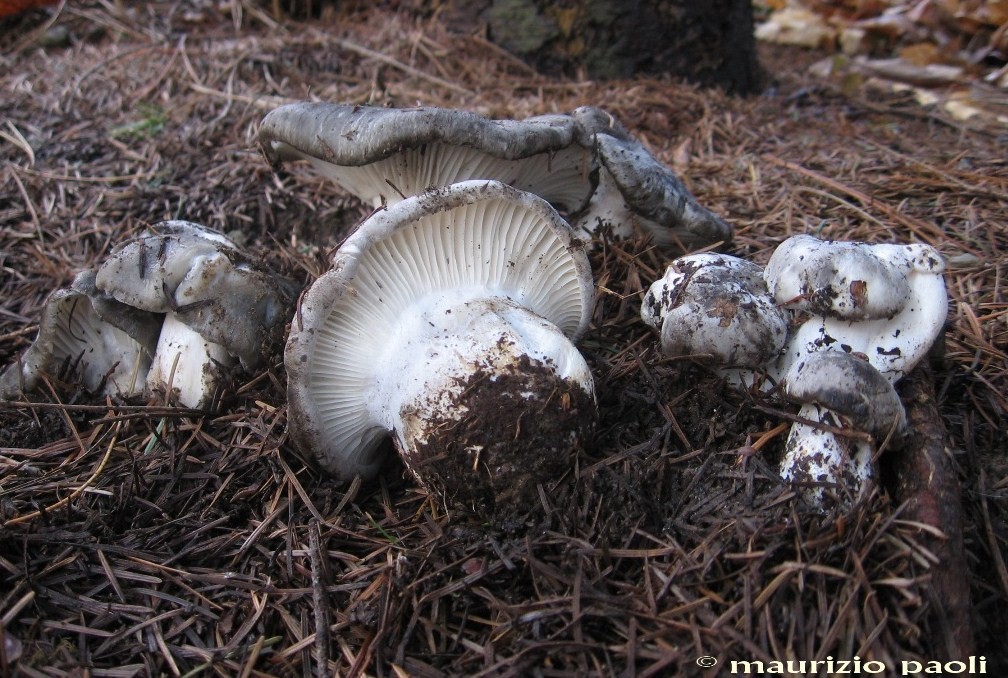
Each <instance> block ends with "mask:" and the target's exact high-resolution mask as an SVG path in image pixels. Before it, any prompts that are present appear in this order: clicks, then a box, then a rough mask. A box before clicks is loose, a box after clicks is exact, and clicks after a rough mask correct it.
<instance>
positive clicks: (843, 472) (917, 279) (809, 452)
mask: <svg viewBox="0 0 1008 678" xmlns="http://www.w3.org/2000/svg"><path fill="white" fill-rule="evenodd" d="M943 270H944V265H943V263H942V260H941V257H940V256H939V254H938V252H937V251H936V250H935V249H934V248H932V247H930V246H928V245H923V244H912V245H895V244H868V243H863V242H838V241H824V240H819V239H818V238H814V237H812V236H807V235H798V236H794V237H792V238H789V239H788V240H786V241H784V242H783V243H781V244H780V245H779V246H778V247H777V248H776V249H775V250H774V253H773V255H772V256H771V257H770V261H769V262H768V263H767V267H766V270H765V278H766V281H767V284H768V287H769V288H770V290H771V292H772V293H773V294H774V296H775V298H776V300H777V302H778V303H779V304H781V305H782V306H784V307H787V308H789V309H791V310H792V312H793V313H794V314H795V319H796V322H800V323H801V324H800V325H799V326H798V327H797V328H796V329H795V330H794V331H793V332H792V335H791V337H790V338H789V339H788V343H787V346H786V347H785V349H784V351H783V353H782V355H781V357H780V358H779V359H778V360H777V361H776V362H775V363H774V364H772V365H770V366H768V372H770V374H771V375H772V376H774V377H775V378H777V379H782V380H783V381H784V382H785V384H786V392H787V394H788V396H789V397H790V398H792V399H794V400H797V401H799V402H802V403H803V404H802V409H801V411H800V412H799V416H800V417H802V418H804V419H806V420H811V421H812V422H820V423H825V424H827V425H829V426H832V427H834V428H840V429H847V430H853V431H864V432H868V433H870V434H871V435H872V436H873V439H874V440H875V441H879V440H883V439H885V438H886V437H887V436H888V435H889V434H890V433H897V434H898V433H900V432H901V431H902V428H903V426H904V425H905V416H906V415H905V412H904V410H903V406H902V404H901V403H900V401H899V397H898V396H897V394H896V392H895V390H894V389H893V384H895V383H896V382H897V381H898V380H899V379H900V378H901V377H902V376H903V375H904V374H906V373H907V372H909V371H910V370H912V369H913V368H914V366H915V365H916V364H917V363H918V362H919V361H920V360H921V358H923V357H924V355H925V354H926V353H927V351H928V350H929V349H930V348H931V346H932V344H933V343H934V342H935V340H936V339H937V338H938V336H939V334H940V333H941V330H942V327H943V326H944V323H945V318H946V315H947V310H948V300H947V296H946V292H945V282H944V280H943V278H942V271H943ZM874 450H875V446H874V445H873V444H872V443H871V442H867V441H856V442H855V441H854V440H853V439H851V438H846V439H842V438H841V437H839V436H837V435H835V434H834V433H832V432H830V431H829V430H827V429H824V428H822V427H819V428H817V427H815V426H809V425H806V424H801V423H799V424H796V425H795V426H794V427H792V431H791V434H790V435H789V436H788V442H787V448H786V452H785V456H784V459H783V460H782V462H781V473H782V475H783V476H784V477H785V478H789V479H793V480H796V481H802V482H808V481H811V482H814V483H816V484H817V486H814V487H810V488H807V490H806V492H805V494H806V496H807V497H808V498H809V499H810V500H811V501H812V502H813V503H815V504H817V505H823V504H824V492H823V485H825V484H837V485H843V486H845V487H847V488H849V490H850V495H851V496H854V497H857V496H858V495H859V494H860V492H861V491H862V489H863V488H864V486H865V485H866V483H867V481H868V480H869V479H870V478H871V475H872V466H871V463H870V462H871V457H872V455H873V454H874Z"/></svg>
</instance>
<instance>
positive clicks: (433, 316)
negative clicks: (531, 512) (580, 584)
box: [371, 291, 595, 508]
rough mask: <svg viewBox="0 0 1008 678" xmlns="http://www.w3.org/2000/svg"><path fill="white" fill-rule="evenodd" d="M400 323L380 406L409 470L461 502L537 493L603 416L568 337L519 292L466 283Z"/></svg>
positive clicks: (379, 415)
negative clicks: (512, 295) (484, 293)
mask: <svg viewBox="0 0 1008 678" xmlns="http://www.w3.org/2000/svg"><path fill="white" fill-rule="evenodd" d="M398 329H399V331H398V332H397V335H398V336H397V339H396V340H393V341H392V342H390V346H389V348H388V349H387V350H386V353H387V354H388V356H387V358H383V359H381V360H382V364H384V365H386V367H385V369H383V370H382V372H383V374H382V375H381V376H380V377H379V378H378V379H377V380H376V383H375V387H374V388H375V397H374V398H372V399H371V402H373V403H375V404H376V405H375V407H376V409H377V411H376V412H374V416H375V418H376V419H377V420H378V421H382V422H383V423H384V424H385V425H386V426H387V428H388V429H389V430H390V431H392V432H393V436H394V441H395V444H396V447H397V448H398V451H399V453H400V456H401V458H402V459H403V461H404V463H405V464H406V467H407V468H408V469H409V470H410V472H411V473H413V474H414V475H415V476H416V477H417V479H418V480H420V482H422V483H424V484H426V485H427V486H428V488H429V489H430V490H431V491H433V492H435V493H437V494H439V495H441V496H444V497H446V498H448V499H451V500H453V501H456V502H459V503H463V504H469V505H473V506H480V507H482V508H489V507H495V508H506V507H511V508H517V507H519V506H521V505H527V504H528V503H529V502H531V501H536V497H537V494H536V493H537V488H538V485H539V484H540V483H543V482H545V481H546V480H548V479H551V478H557V477H559V476H560V475H562V473H563V471H564V469H566V468H567V467H568V461H569V459H568V457H569V454H570V452H571V451H572V450H573V449H575V447H576V445H577V442H578V440H579V439H583V438H584V437H585V436H586V434H587V432H588V429H589V427H590V426H591V423H592V421H593V419H594V409H595V408H594V395H593V385H592V377H591V373H590V371H589V368H588V365H587V363H586V362H585V360H584V358H583V357H582V356H581V354H580V353H579V352H578V350H577V349H576V348H575V347H574V345H573V344H572V343H571V341H570V340H569V339H568V338H567V337H566V335H564V333H563V332H562V331H560V329H559V328H557V327H556V325H554V324H553V323H551V322H549V321H547V320H546V319H544V318H543V317H542V316H540V315H538V314H536V313H534V312H532V311H530V310H528V309H526V308H523V307H521V306H520V305H518V304H517V303H516V302H514V301H512V300H511V299H508V298H504V297H491V298H472V297H471V295H470V297H469V298H466V296H464V293H461V292H459V291H448V292H446V293H440V294H436V295H432V296H431V297H428V298H426V299H423V300H420V301H419V302H418V303H417V304H415V305H414V306H413V307H412V308H410V309H409V310H408V311H407V312H406V313H405V314H404V317H403V319H402V322H401V323H400V327H399V328H398ZM434 469H436V472H435V471H434Z"/></svg>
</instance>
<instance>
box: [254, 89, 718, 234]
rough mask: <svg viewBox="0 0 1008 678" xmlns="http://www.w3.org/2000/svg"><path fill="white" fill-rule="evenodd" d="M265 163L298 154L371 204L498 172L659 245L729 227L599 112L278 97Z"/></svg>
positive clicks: (588, 217) (583, 216)
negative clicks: (474, 109)
mask: <svg viewBox="0 0 1008 678" xmlns="http://www.w3.org/2000/svg"><path fill="white" fill-rule="evenodd" d="M258 138H259V145H260V147H261V148H262V150H263V153H264V155H265V156H266V159H267V160H268V161H269V162H270V164H272V165H274V166H275V165H278V164H280V163H281V162H283V161H285V160H291V159H300V160H307V161H308V162H309V163H311V164H312V165H313V166H314V167H315V168H316V169H317V170H318V171H319V172H321V173H322V174H324V175H326V176H328V177H330V178H331V179H333V180H334V181H335V182H336V183H337V184H339V185H340V186H342V187H343V188H344V189H345V190H347V191H349V192H350V193H353V194H354V195H356V196H357V197H359V198H361V199H362V200H364V201H365V202H368V203H370V204H372V205H374V206H375V207H378V206H380V205H391V204H394V203H396V202H398V201H399V200H402V199H404V198H406V197H408V196H411V195H416V194H418V193H420V192H422V191H423V190H426V189H429V188H434V187H439V186H447V185H449V184H451V183H454V182H458V181H463V180H468V179H495V180H498V181H502V182H504V183H507V184H509V185H511V186H514V187H515V188H518V189H519V190H523V191H528V192H531V193H534V194H535V195H538V196H540V197H542V198H544V199H546V200H547V201H548V202H550V203H551V204H552V205H553V206H554V207H556V208H557V209H559V210H561V211H563V212H564V213H565V214H567V215H569V216H571V218H572V220H573V223H574V224H575V227H576V228H577V229H580V230H582V231H584V232H585V233H586V234H587V235H589V236H590V235H591V234H593V233H595V232H597V230H598V229H599V228H600V227H603V226H605V227H608V228H610V229H611V231H612V232H613V234H615V235H617V236H628V235H632V234H633V233H634V231H635V228H643V229H647V230H648V231H650V232H652V233H653V234H654V237H655V240H656V242H658V243H659V244H660V245H669V244H673V243H677V244H681V245H683V246H685V247H691V246H698V245H708V244H712V243H715V242H718V241H726V240H728V239H730V237H731V229H730V227H729V226H728V225H727V224H726V223H725V222H724V221H722V220H721V219H720V218H719V217H718V216H717V215H715V214H714V213H713V212H711V211H710V210H708V209H706V208H704V207H702V206H701V205H700V204H699V203H698V202H697V201H696V199H695V198H694V197H693V195H692V194H691V193H690V192H689V191H688V190H687V189H686V187H685V186H684V185H683V183H682V182H681V181H680V180H679V178H678V177H676V176H675V174H673V173H672V171H671V170H669V169H668V168H667V167H665V166H664V165H662V164H661V163H660V162H658V160H657V159H656V158H655V157H654V156H653V155H651V153H649V152H648V151H647V149H645V148H644V146H643V145H642V144H641V143H640V142H639V141H637V140H636V139H634V138H633V137H631V136H630V134H629V133H628V132H627V130H626V129H625V128H624V127H623V126H622V125H620V124H619V123H618V122H616V121H615V119H614V118H613V117H612V116H611V115H609V114H608V113H606V112H605V111H603V110H601V109H599V108H595V107H591V106H586V107H582V108H578V109H576V110H575V111H574V112H573V113H572V114H571V115H542V116H536V117H531V118H527V119H525V120H493V119H490V118H486V117H483V116H481V115H478V114H475V113H471V112H467V111H459V110H452V109H445V108H434V107H417V108H404V109H392V108H377V107H370V106H350V105H341V104H329V103H295V104H287V105H285V106H281V107H279V108H277V109H275V110H273V111H271V112H270V113H269V114H267V115H266V117H265V118H264V119H263V121H262V125H261V126H260V128H259V136H258Z"/></svg>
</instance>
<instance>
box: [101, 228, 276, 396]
mask: <svg viewBox="0 0 1008 678" xmlns="http://www.w3.org/2000/svg"><path fill="white" fill-rule="evenodd" d="M95 286H96V287H97V289H98V290H99V291H100V292H101V293H102V294H104V295H106V296H107V297H109V298H111V299H113V300H115V301H116V302H118V303H119V304H122V305H124V306H126V307H129V308H134V309H140V310H143V311H148V312H151V313H158V314H163V316H164V321H163V324H162V325H161V328H160V333H159V336H158V344H157V348H156V349H155V352H154V360H153V363H152V365H151V369H150V371H149V373H148V374H147V386H148V388H149V389H151V390H165V389H166V388H167V387H168V386H169V385H170V386H171V388H172V390H173V391H177V397H178V402H180V403H182V404H183V405H185V406H187V407H204V406H206V405H207V404H208V403H209V401H210V398H211V397H212V396H213V393H214V390H215V389H216V385H217V381H218V378H219V376H220V373H221V370H222V369H223V368H226V367H228V366H230V365H233V364H234V363H235V362H240V364H241V365H242V367H244V368H246V369H253V368H255V367H258V366H259V365H260V364H261V363H262V361H263V360H264V358H265V356H266V355H268V351H269V348H270V346H271V345H272V344H273V343H275V342H277V341H279V338H280V333H282V332H283V328H284V324H285V322H286V319H287V308H288V306H289V304H290V299H291V295H292V293H293V290H292V289H291V288H290V286H289V283H287V282H286V281H283V280H281V279H279V278H277V277H276V276H273V275H271V274H269V273H267V272H265V271H262V270H260V269H258V268H256V267H254V266H253V265H252V264H251V263H250V262H249V261H247V260H245V258H244V257H242V255H241V254H240V253H239V251H238V249H237V247H236V246H235V245H234V243H233V242H231V241H230V240H229V239H228V238H227V237H225V236H224V235H222V234H220V233H218V232H216V231H213V230H211V229H208V228H205V227H203V226H200V225H199V224H194V223H191V222H185V221H166V222H162V223H159V224H156V225H154V226H152V227H151V228H150V230H149V232H148V233H145V234H144V235H141V236H140V237H138V238H135V239H133V240H131V241H129V242H127V243H125V244H124V245H122V246H121V247H119V248H118V249H117V250H116V251H114V252H113V253H112V255H111V256H110V257H109V258H108V259H107V260H106V261H105V262H104V263H103V264H102V265H101V266H100V267H99V268H98V270H97V274H96V277H95Z"/></svg>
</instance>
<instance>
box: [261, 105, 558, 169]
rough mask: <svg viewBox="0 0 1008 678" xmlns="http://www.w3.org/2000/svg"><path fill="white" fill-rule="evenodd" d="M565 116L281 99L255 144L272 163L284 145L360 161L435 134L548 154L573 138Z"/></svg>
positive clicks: (461, 142) (510, 151)
mask: <svg viewBox="0 0 1008 678" xmlns="http://www.w3.org/2000/svg"><path fill="white" fill-rule="evenodd" d="M576 131H577V130H576V124H575V122H574V120H573V119H572V118H571V117H570V116H566V115H542V116H537V117H533V118H528V119H526V120H493V119H490V118H487V117H484V116H482V115H479V114H477V113H472V112H469V111H461V110H455V109H449V108H436V107H432V106H421V107H417V108H381V107H378V106H354V105H348V104H331V103H321V102H302V103H294V104H287V105H284V106H280V107H279V108H277V109H275V110H273V111H271V112H270V113H269V114H267V115H266V117H265V118H264V119H263V121H262V125H261V126H260V128H259V144H260V145H261V147H262V149H263V153H264V154H265V155H266V158H267V159H268V160H269V161H270V162H271V163H274V164H275V163H277V162H279V161H282V160H284V159H286V158H287V157H288V156H287V155H286V153H287V152H289V150H297V151H300V152H301V153H305V154H308V155H313V156H316V157H318V158H320V159H322V160H325V161H327V162H331V163H336V164H339V165H355V166H357V165H366V164H368V163H371V162H374V161H376V160H381V159H382V158H387V157H388V156H390V155H393V154H395V153H397V152H399V151H400V150H401V149H403V148H413V147H416V146H422V145H424V144H429V143H432V142H435V141H441V142H444V143H446V144H450V145H452V146H469V147H471V148H474V149H477V150H480V151H483V152H484V153H487V154H489V155H492V156H494V157H497V158H502V159H506V160H520V159H522V158H527V157H529V156H531V155H537V154H539V153H552V152H555V151H558V150H560V149H562V148H566V147H568V146H570V145H571V143H572V142H573V141H574V136H575V133H576Z"/></svg>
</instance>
